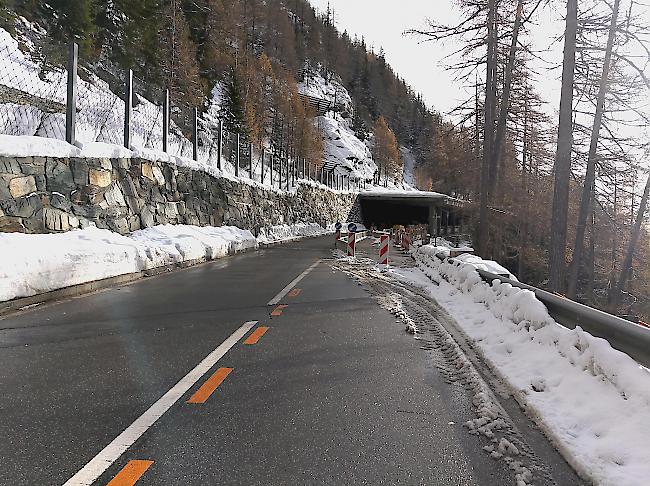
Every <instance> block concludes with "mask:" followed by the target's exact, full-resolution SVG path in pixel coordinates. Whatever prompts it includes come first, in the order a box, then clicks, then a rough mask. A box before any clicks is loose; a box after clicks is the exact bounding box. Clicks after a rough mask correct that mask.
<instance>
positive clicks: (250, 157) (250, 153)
mask: <svg viewBox="0 0 650 486" xmlns="http://www.w3.org/2000/svg"><path fill="white" fill-rule="evenodd" d="M248 163H249V164H250V165H249V166H248V167H249V171H248V173H249V175H250V177H251V179H252V180H255V171H254V170H253V143H252V142H248Z"/></svg>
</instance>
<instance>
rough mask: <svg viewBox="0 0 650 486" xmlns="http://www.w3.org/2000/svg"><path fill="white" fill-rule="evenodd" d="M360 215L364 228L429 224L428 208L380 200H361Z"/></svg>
mask: <svg viewBox="0 0 650 486" xmlns="http://www.w3.org/2000/svg"><path fill="white" fill-rule="evenodd" d="M361 214H362V215H363V224H364V225H365V226H366V228H370V227H371V226H376V227H377V228H390V227H392V226H394V225H396V224H401V225H403V226H409V225H415V224H428V223H429V206H428V205H422V204H412V203H405V202H399V201H389V200H382V199H377V198H375V199H362V200H361Z"/></svg>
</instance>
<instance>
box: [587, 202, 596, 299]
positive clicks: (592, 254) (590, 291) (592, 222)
mask: <svg viewBox="0 0 650 486" xmlns="http://www.w3.org/2000/svg"><path fill="white" fill-rule="evenodd" d="M595 266H596V214H595V212H594V204H593V201H592V203H591V217H590V218H589V254H588V260H587V270H588V272H589V274H588V275H587V302H588V303H589V304H591V305H593V304H594V302H595V299H594V283H595V282H594V278H595V272H596V268H595Z"/></svg>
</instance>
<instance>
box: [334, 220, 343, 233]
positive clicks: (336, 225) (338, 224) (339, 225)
mask: <svg viewBox="0 0 650 486" xmlns="http://www.w3.org/2000/svg"><path fill="white" fill-rule="evenodd" d="M342 227H343V225H342V224H341V223H339V222H338V221H337V222H336V224H335V225H334V228H336V230H337V231H338V230H340V229H341V228H342Z"/></svg>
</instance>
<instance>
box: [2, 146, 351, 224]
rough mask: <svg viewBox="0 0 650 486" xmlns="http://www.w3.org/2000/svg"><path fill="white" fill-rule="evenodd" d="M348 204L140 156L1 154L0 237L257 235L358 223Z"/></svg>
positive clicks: (341, 198)
mask: <svg viewBox="0 0 650 486" xmlns="http://www.w3.org/2000/svg"><path fill="white" fill-rule="evenodd" d="M355 199H356V197H355V195H353V194H338V193H334V192H332V191H329V190H326V189H322V188H319V187H315V186H312V185H309V184H300V185H299V187H298V189H297V191H296V192H294V193H291V194H289V193H286V192H276V191H271V190H268V189H263V188H261V187H257V186H254V185H249V184H243V183H239V182H235V181H232V180H229V179H226V178H215V177H212V176H210V175H208V174H206V173H204V172H201V171H196V170H191V169H187V168H183V167H176V166H174V165H169V164H166V163H161V162H150V161H148V160H142V159H105V158H96V159H90V158H83V159H82V158H70V159H67V158H55V157H21V158H7V157H0V232H25V233H44V232H61V231H68V230H71V229H74V228H84V227H86V226H88V225H89V224H90V223H91V222H93V223H94V224H95V225H96V226H97V227H99V228H108V229H110V230H113V231H116V232H118V233H122V234H124V233H128V232H131V231H135V230H138V229H141V228H147V227H150V226H154V225H158V224H167V223H172V224H193V225H199V226H206V225H211V226H220V225H232V226H238V227H240V228H245V229H250V230H251V231H253V232H254V233H257V232H258V231H259V230H260V229H261V228H266V227H269V226H273V225H279V224H292V223H297V222H316V223H319V224H321V225H326V224H329V223H332V222H334V221H337V220H339V221H348V220H353V219H356V220H358V219H359V218H358V216H359V215H356V214H354V213H356V212H358V210H359V205H358V203H357V204H355ZM353 207H354V210H353ZM351 211H352V212H353V213H352V214H351Z"/></svg>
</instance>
